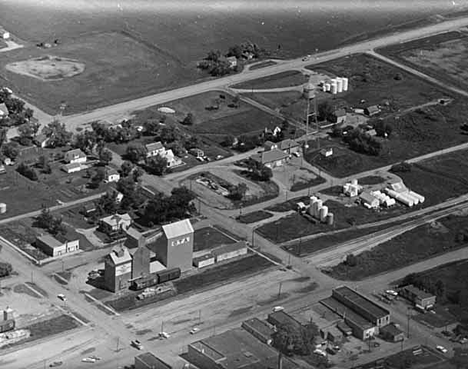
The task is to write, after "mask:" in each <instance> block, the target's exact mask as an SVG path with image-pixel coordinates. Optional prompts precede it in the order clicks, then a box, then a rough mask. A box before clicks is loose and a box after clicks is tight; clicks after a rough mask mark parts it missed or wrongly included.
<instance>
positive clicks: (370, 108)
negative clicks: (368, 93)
mask: <svg viewBox="0 0 468 369" xmlns="http://www.w3.org/2000/svg"><path fill="white" fill-rule="evenodd" d="M379 113H380V109H379V107H378V106H377V105H371V106H368V107H367V108H364V114H366V115H368V116H369V117H372V116H373V115H376V114H379Z"/></svg>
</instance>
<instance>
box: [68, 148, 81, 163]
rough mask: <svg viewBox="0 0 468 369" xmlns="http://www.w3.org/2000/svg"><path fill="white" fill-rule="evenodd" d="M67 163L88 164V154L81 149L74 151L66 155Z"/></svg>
mask: <svg viewBox="0 0 468 369" xmlns="http://www.w3.org/2000/svg"><path fill="white" fill-rule="evenodd" d="M64 160H65V162H67V163H70V164H72V163H86V154H85V153H84V152H83V151H81V150H80V149H74V150H70V151H67V152H66V153H65V158H64Z"/></svg>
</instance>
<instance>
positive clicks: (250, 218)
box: [237, 210, 273, 224]
mask: <svg viewBox="0 0 468 369" xmlns="http://www.w3.org/2000/svg"><path fill="white" fill-rule="evenodd" d="M272 216H273V214H271V213H269V212H267V211H263V210H259V211H254V212H252V213H248V214H244V215H241V216H239V217H237V220H238V221H239V222H241V223H247V224H250V223H256V222H259V221H261V220H264V219H268V218H271V217H272Z"/></svg>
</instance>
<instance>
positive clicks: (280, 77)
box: [231, 70, 309, 90]
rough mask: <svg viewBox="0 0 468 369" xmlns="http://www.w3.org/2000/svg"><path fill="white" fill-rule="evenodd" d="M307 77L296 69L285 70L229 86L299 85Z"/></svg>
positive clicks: (267, 87)
mask: <svg viewBox="0 0 468 369" xmlns="http://www.w3.org/2000/svg"><path fill="white" fill-rule="evenodd" d="M308 80H309V79H308V78H307V77H306V76H305V75H303V74H302V73H301V72H298V71H293V70H291V71H286V72H281V73H278V74H273V75H271V76H267V77H262V78H258V79H253V80H251V81H246V82H242V83H239V84H237V85H234V86H231V87H232V88H239V89H255V90H268V89H271V88H281V87H291V86H299V85H302V84H304V83H306V82H307V81H308Z"/></svg>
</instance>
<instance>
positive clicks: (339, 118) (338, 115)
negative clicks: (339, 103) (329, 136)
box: [331, 109, 346, 124]
mask: <svg viewBox="0 0 468 369" xmlns="http://www.w3.org/2000/svg"><path fill="white" fill-rule="evenodd" d="M331 121H332V123H336V124H341V123H345V122H346V110H344V109H337V110H335V111H334V112H333V114H332V116H331Z"/></svg>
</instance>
